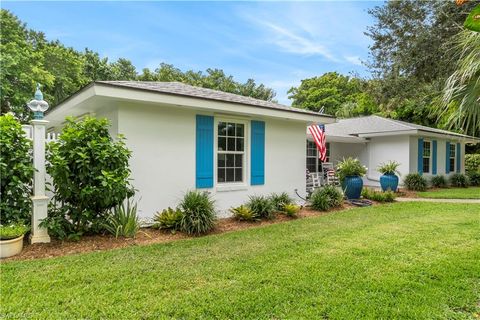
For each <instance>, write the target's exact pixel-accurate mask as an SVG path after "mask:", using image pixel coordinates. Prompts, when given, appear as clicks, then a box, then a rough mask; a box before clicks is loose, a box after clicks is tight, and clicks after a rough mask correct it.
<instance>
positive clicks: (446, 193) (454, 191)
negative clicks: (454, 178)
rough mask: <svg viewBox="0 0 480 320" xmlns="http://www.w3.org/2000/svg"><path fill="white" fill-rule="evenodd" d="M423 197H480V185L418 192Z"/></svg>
mask: <svg viewBox="0 0 480 320" xmlns="http://www.w3.org/2000/svg"><path fill="white" fill-rule="evenodd" d="M417 194H418V196H419V197H421V198H435V199H480V187H469V188H451V189H437V190H434V191H425V192H418V193H417Z"/></svg>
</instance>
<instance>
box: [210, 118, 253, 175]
mask: <svg viewBox="0 0 480 320" xmlns="http://www.w3.org/2000/svg"><path fill="white" fill-rule="evenodd" d="M215 127H216V129H215V132H216V135H215V140H216V143H215V144H216V150H217V151H216V181H217V183H218V184H243V183H245V182H246V157H247V154H246V149H247V134H246V133H247V123H246V122H245V121H242V120H236V119H217V120H216V121H215Z"/></svg>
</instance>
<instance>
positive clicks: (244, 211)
mask: <svg viewBox="0 0 480 320" xmlns="http://www.w3.org/2000/svg"><path fill="white" fill-rule="evenodd" d="M230 212H231V213H232V214H233V217H234V218H235V219H237V220H240V221H258V220H260V216H259V215H258V214H257V213H256V212H254V211H253V210H252V209H250V208H249V207H247V206H245V205H241V206H239V207H236V208H231V209H230Z"/></svg>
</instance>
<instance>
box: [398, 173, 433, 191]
mask: <svg viewBox="0 0 480 320" xmlns="http://www.w3.org/2000/svg"><path fill="white" fill-rule="evenodd" d="M403 184H404V185H405V188H407V189H408V190H412V191H425V190H427V179H425V178H424V177H423V176H422V175H421V174H419V173H409V174H407V175H406V176H405V179H404V180H403Z"/></svg>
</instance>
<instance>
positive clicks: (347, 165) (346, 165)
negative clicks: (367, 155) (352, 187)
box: [337, 157, 367, 181]
mask: <svg viewBox="0 0 480 320" xmlns="http://www.w3.org/2000/svg"><path fill="white" fill-rule="evenodd" d="M365 173H367V168H366V167H365V166H363V165H362V164H361V163H360V160H358V159H357V158H351V157H348V158H344V159H343V160H342V161H340V162H339V163H338V164H337V175H338V178H339V179H340V181H343V180H344V179H345V177H348V176H359V177H363V176H364V175H365Z"/></svg>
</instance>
